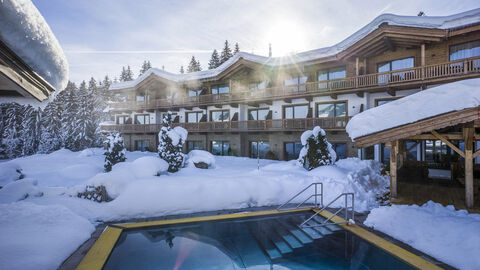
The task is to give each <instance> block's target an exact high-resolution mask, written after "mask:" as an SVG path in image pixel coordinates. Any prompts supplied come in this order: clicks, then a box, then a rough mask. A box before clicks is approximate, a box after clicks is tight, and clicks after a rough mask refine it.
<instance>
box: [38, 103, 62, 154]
mask: <svg viewBox="0 0 480 270" xmlns="http://www.w3.org/2000/svg"><path fill="white" fill-rule="evenodd" d="M60 110H61V106H60V104H58V96H57V97H56V98H55V99H54V100H52V101H51V102H50V103H48V104H47V106H46V107H45V109H44V110H43V112H42V117H41V118H40V139H39V145H38V152H40V153H45V154H46V153H50V152H53V151H56V150H58V149H60V148H61V147H62V138H61V136H60V131H61V128H62V123H61V111H60Z"/></svg>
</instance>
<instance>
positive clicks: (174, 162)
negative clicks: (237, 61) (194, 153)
mask: <svg viewBox="0 0 480 270" xmlns="http://www.w3.org/2000/svg"><path fill="white" fill-rule="evenodd" d="M172 122H173V119H172V112H168V113H167V114H166V115H165V116H164V117H163V119H162V124H163V126H162V129H161V130H160V132H159V134H158V154H159V155H160V158H161V159H163V160H165V161H166V162H167V163H168V171H169V172H176V171H178V169H179V168H180V167H181V166H183V163H184V159H185V158H184V155H183V153H182V146H183V144H184V143H185V141H186V140H187V135H188V132H187V130H186V129H184V128H182V127H175V128H172Z"/></svg>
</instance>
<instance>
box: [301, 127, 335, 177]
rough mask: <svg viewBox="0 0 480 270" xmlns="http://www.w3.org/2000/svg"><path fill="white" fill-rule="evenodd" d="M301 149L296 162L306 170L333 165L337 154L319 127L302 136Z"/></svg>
mask: <svg viewBox="0 0 480 270" xmlns="http://www.w3.org/2000/svg"><path fill="white" fill-rule="evenodd" d="M301 141H302V145H303V148H302V150H301V151H300V155H299V157H298V161H299V163H300V164H302V165H303V167H304V168H305V169H307V170H309V171H310V170H312V169H315V168H317V167H320V166H324V165H331V164H334V163H335V159H336V158H337V154H336V153H335V151H334V150H333V148H332V145H331V144H330V143H329V142H328V141H327V138H326V136H325V131H324V130H323V129H321V128H320V127H319V126H316V127H315V128H314V129H313V130H307V131H305V132H304V133H303V134H302V138H301Z"/></svg>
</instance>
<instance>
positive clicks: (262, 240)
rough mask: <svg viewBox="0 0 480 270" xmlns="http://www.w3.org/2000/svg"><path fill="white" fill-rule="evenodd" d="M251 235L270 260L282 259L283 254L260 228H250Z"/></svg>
mask: <svg viewBox="0 0 480 270" xmlns="http://www.w3.org/2000/svg"><path fill="white" fill-rule="evenodd" d="M250 233H251V235H252V236H253V238H255V240H256V241H257V243H258V246H259V247H260V249H261V250H262V251H263V252H264V253H265V254H266V255H267V256H268V258H269V259H270V260H274V259H278V258H281V257H282V253H280V250H278V249H277V247H276V246H275V245H274V244H273V242H272V241H271V240H270V239H268V238H267V236H266V235H265V234H264V233H263V232H262V231H261V230H260V229H259V228H250Z"/></svg>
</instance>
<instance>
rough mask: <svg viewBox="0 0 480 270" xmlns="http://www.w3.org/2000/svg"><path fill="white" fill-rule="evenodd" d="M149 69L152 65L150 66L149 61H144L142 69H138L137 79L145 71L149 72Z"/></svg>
mask: <svg viewBox="0 0 480 270" xmlns="http://www.w3.org/2000/svg"><path fill="white" fill-rule="evenodd" d="M150 68H152V64H150V60H148V61H147V60H144V61H143V64H142V67H141V68H140V73H139V74H138V77H140V76H141V75H142V74H143V73H145V72H147V70H149V69H150Z"/></svg>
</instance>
